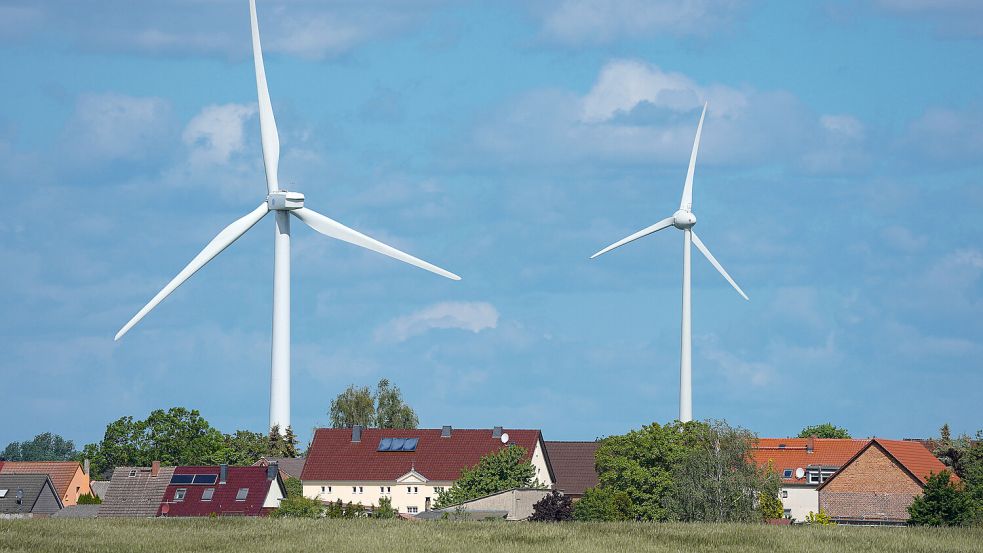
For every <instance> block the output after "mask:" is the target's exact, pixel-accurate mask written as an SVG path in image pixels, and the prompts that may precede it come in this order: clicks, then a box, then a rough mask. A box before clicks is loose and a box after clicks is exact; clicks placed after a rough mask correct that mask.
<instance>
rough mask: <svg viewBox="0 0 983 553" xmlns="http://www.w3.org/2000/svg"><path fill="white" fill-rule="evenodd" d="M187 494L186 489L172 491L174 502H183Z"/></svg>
mask: <svg viewBox="0 0 983 553" xmlns="http://www.w3.org/2000/svg"><path fill="white" fill-rule="evenodd" d="M187 493H188V489H187V488H178V489H176V490H174V501H184V496H185V494H187Z"/></svg>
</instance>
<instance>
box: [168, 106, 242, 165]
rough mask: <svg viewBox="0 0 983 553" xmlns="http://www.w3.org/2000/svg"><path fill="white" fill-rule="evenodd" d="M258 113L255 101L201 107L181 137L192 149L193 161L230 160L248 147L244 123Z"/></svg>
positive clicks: (222, 162) (218, 162) (223, 162)
mask: <svg viewBox="0 0 983 553" xmlns="http://www.w3.org/2000/svg"><path fill="white" fill-rule="evenodd" d="M255 114H256V106H255V105H253V104H224V105H216V106H208V107H206V108H204V109H203V110H201V112H200V113H198V114H197V115H195V116H194V118H193V119H191V121H190V122H189V123H188V125H187V126H186V127H185V128H184V133H183V134H182V136H181V139H182V140H183V141H184V143H185V144H186V145H188V146H189V147H190V148H191V163H192V164H200V163H213V164H225V163H228V162H229V157H230V156H231V155H232V154H234V153H238V152H240V151H242V149H243V147H244V146H245V131H244V124H245V122H246V120H247V119H249V118H250V117H252V116H253V115H255Z"/></svg>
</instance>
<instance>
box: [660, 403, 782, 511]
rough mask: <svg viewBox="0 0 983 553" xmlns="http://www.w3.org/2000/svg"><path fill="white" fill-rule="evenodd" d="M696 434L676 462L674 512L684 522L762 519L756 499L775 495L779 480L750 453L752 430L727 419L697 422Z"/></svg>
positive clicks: (672, 502) (672, 505)
mask: <svg viewBox="0 0 983 553" xmlns="http://www.w3.org/2000/svg"><path fill="white" fill-rule="evenodd" d="M694 434H695V436H696V440H695V441H694V442H692V443H690V444H689V448H688V450H687V452H686V453H685V454H684V455H683V456H682V457H681V458H680V459H679V461H678V462H677V463H676V464H675V466H674V467H673V471H672V479H673V486H672V490H673V493H672V499H671V501H670V502H669V504H670V505H671V510H672V517H673V518H678V519H680V520H683V521H686V522H752V521H757V520H761V512H760V511H759V510H757V509H756V508H755V499H756V498H757V497H758V496H760V495H766V496H769V497H774V498H775V499H777V497H778V492H779V484H780V482H779V478H778V474H777V473H776V472H774V471H771V470H768V469H763V468H761V467H759V466H758V465H757V463H755V462H754V460H753V459H752V457H751V444H752V442H753V440H754V439H755V437H754V434H752V433H751V432H750V431H748V430H745V429H743V428H734V427H731V426H730V425H728V424H727V423H726V422H723V421H713V422H710V423H708V424H704V425H701V426H697V427H694ZM776 518H781V511H779V516H778V517H776Z"/></svg>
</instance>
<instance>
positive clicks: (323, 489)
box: [321, 486, 331, 493]
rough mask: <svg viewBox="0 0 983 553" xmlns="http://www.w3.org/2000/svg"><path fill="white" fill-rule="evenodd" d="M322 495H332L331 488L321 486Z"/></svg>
mask: <svg viewBox="0 0 983 553" xmlns="http://www.w3.org/2000/svg"><path fill="white" fill-rule="evenodd" d="M321 493H331V486H321Z"/></svg>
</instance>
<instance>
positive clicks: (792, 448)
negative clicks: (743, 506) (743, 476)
mask: <svg viewBox="0 0 983 553" xmlns="http://www.w3.org/2000/svg"><path fill="white" fill-rule="evenodd" d="M808 442H809V438H759V439H758V440H757V442H756V443H755V445H754V447H752V449H751V455H752V456H753V457H754V460H755V462H757V463H758V464H759V465H763V466H767V465H768V462H769V461H770V462H771V464H772V466H773V467H774V468H775V470H777V471H778V472H779V474H782V476H783V478H782V482H783V483H786V484H806V483H808V481H807V480H806V478H805V477H803V478H796V477H795V469H797V468H803V469H804V468H806V467H808V466H810V465H812V466H824V467H841V466H843V465H845V464H846V463H847V461H849V460H850V459H851V458H852V457H853V456H854V455H856V454H857V452H858V451H860V450H861V448H863V447H864V445H866V444H867V442H868V440H851V439H839V438H814V439H813V450H812V452H811V453H810V452H809V451H808ZM783 446H784V447H783ZM787 469H791V470H792V477H791V478H784V474H783V473H784V471H785V470H787Z"/></svg>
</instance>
